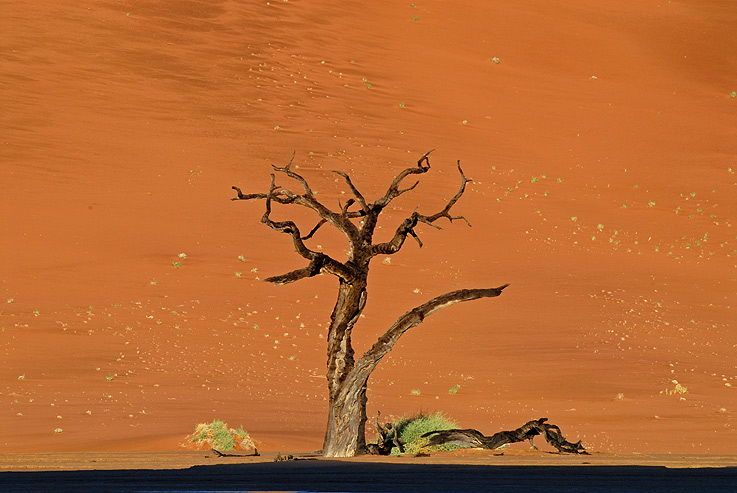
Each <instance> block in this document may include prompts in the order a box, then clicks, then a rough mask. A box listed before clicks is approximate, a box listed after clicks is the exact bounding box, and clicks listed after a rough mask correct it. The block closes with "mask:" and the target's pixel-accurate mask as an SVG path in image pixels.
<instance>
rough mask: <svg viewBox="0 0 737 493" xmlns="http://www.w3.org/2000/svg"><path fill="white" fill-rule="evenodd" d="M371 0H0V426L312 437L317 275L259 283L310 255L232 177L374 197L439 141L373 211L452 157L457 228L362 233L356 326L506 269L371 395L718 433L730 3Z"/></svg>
mask: <svg viewBox="0 0 737 493" xmlns="http://www.w3.org/2000/svg"><path fill="white" fill-rule="evenodd" d="M385 4H386V5H385ZM389 4H390V2H384V3H382V4H381V5H382V6H380V7H379V6H367V4H366V3H365V2H356V1H352V0H350V1H343V2H327V1H323V2H306V1H304V0H301V1H300V0H289V1H282V0H278V1H277V0H272V1H270V2H265V1H249V2H233V1H216V0H199V1H195V0H192V1H177V2H168V1H145V2H143V1H128V2H113V1H110V0H108V1H98V2H93V3H91V2H82V1H66V2H56V1H44V2H42V1H37V0H34V1H25V2H24V1H16V2H5V4H4V5H3V6H2V7H0V48H1V50H0V53H1V55H0V62H1V63H0V67H1V69H0V106H1V107H2V111H0V167H1V168H0V195H1V197H2V199H1V202H0V204H1V207H2V209H1V214H0V232H2V236H0V258H1V259H2V263H1V264H0V312H2V315H0V328H1V329H2V330H1V331H0V361H1V362H2V364H0V447H1V448H0V451H2V452H20V451H65V450H168V449H177V447H179V444H180V442H181V439H182V437H184V436H185V435H187V434H188V433H190V432H191V431H192V430H193V429H194V425H195V424H196V423H198V422H202V421H206V420H208V421H209V420H211V419H213V418H218V419H223V420H225V421H226V422H228V423H229V424H230V425H231V426H238V425H240V424H242V425H243V426H244V427H245V428H246V429H247V430H249V431H250V432H251V433H252V435H253V436H254V437H255V438H256V439H257V440H260V441H261V442H260V445H261V447H262V448H264V449H272V450H276V449H300V450H312V449H316V448H319V447H320V446H321V441H322V433H323V427H324V415H325V412H326V400H325V399H326V385H325V382H324V377H323V374H324V358H325V339H324V331H325V326H326V322H327V320H328V317H329V314H330V311H331V309H332V303H333V297H334V288H335V282H334V280H333V279H330V278H327V277H321V278H315V279H309V280H304V281H302V282H300V283H297V284H294V285H288V286H282V287H274V286H271V285H267V284H265V283H263V282H260V281H259V277H266V276H268V275H274V274H280V273H283V272H286V271H288V270H291V269H294V268H299V267H302V266H303V264H304V262H303V260H302V259H301V258H299V257H298V256H297V255H296V254H295V253H294V252H293V251H292V247H291V245H290V242H289V240H288V238H287V237H285V236H284V235H280V234H277V233H275V232H273V231H271V230H269V229H268V228H266V227H264V226H263V225H261V224H259V219H260V217H261V215H262V213H263V204H262V203H246V202H231V201H230V200H229V199H230V198H231V197H232V196H233V194H232V191H231V190H230V187H231V186H232V185H238V186H240V187H241V188H243V189H244V191H265V190H266V187H268V183H269V173H270V171H271V167H270V165H271V164H284V163H286V162H287V161H288V159H289V157H290V156H291V154H292V152H293V151H296V159H295V164H297V165H299V169H300V171H302V172H303V173H304V175H305V176H306V177H307V178H308V179H309V180H310V182H311V184H312V185H313V188H314V189H315V190H317V191H318V192H319V194H320V197H322V198H323V199H324V200H325V202H326V203H327V204H329V205H331V206H337V203H338V200H340V199H341V197H342V194H344V193H346V189H345V186H344V185H343V184H342V182H341V181H340V180H338V179H337V178H338V177H337V176H336V175H334V174H332V173H330V171H331V170H334V169H338V170H343V171H347V172H350V173H351V176H352V177H353V180H354V182H355V183H356V185H357V186H358V187H359V188H360V189H361V190H362V191H363V192H364V194H365V195H366V196H367V197H368V198H369V199H372V198H376V197H377V196H379V195H380V194H383V191H384V190H385V187H386V186H387V185H388V183H389V182H390V181H391V179H392V177H393V176H394V175H395V174H396V173H397V172H398V171H399V170H401V169H403V168H404V167H406V166H409V165H412V164H413V163H414V162H415V161H416V160H417V158H419V156H421V155H422V154H423V153H424V152H425V151H427V150H429V149H431V148H436V149H437V151H436V152H435V153H433V155H432V165H433V170H432V172H431V173H430V174H428V175H426V176H424V177H423V181H422V183H421V185H420V186H419V187H418V188H417V190H416V192H415V193H414V194H407V195H405V196H404V197H403V198H402V200H400V201H397V204H396V205H397V207H396V208H395V209H394V210H393V211H389V212H388V213H387V214H386V216H387V217H385V221H384V222H383V223H382V224H383V227H384V229H383V231H380V234H381V235H385V237H387V236H388V235H389V234H390V232H391V231H392V230H393V229H394V228H395V227H396V226H397V225H398V224H399V222H400V221H401V220H402V219H403V218H404V217H405V216H406V215H407V214H409V213H410V212H411V211H412V210H414V208H415V207H416V206H418V205H419V206H420V210H421V211H426V212H434V211H435V210H438V209H439V208H441V207H442V206H443V205H444V203H445V201H446V200H447V199H448V198H449V197H451V196H452V195H453V194H454V193H455V191H456V189H457V186H458V182H459V178H458V176H457V172H456V170H455V161H456V160H457V159H460V160H461V161H462V164H463V166H464V170H465V172H466V174H467V175H468V176H469V177H471V178H473V179H474V183H473V184H472V186H470V188H469V189H468V191H467V193H466V195H465V196H464V197H463V199H462V201H461V202H459V203H458V204H457V208H456V212H457V213H459V214H463V215H465V216H466V217H467V218H468V219H469V221H470V222H471V223H472V224H473V227H472V228H468V227H466V226H465V225H464V224H462V223H459V222H456V223H454V224H453V225H448V226H445V225H443V226H444V229H443V231H436V230H434V229H432V228H427V227H424V228H421V229H420V230H418V231H419V233H420V235H421V238H422V240H423V241H424V243H425V247H424V248H422V249H421V250H420V249H419V248H418V247H417V245H416V243H414V242H408V243H407V244H406V245H405V247H404V249H403V250H402V251H401V252H400V253H399V254H397V255H396V256H394V257H393V258H392V259H391V263H390V264H389V265H387V264H384V263H382V262H381V260H382V259H377V261H376V262H375V264H374V269H373V271H372V279H371V284H370V288H369V289H370V291H369V294H370V298H369V304H368V307H367V309H366V311H365V317H364V318H363V319H362V320H361V321H360V324H359V325H358V326H357V328H356V333H355V344H356V349H357V351H358V352H359V354H360V353H361V352H362V350H364V349H366V348H367V347H369V346H370V344H372V343H373V341H374V340H375V338H376V337H377V336H378V335H379V334H380V333H381V332H382V331H383V330H384V329H385V328H386V327H388V326H389V325H390V324H391V323H392V322H393V320H394V319H395V318H396V317H397V316H398V315H400V314H401V313H403V312H404V311H405V310H407V309H409V308H411V307H412V306H414V305H417V304H419V303H422V302H424V301H426V300H427V299H429V298H431V297H433V296H435V295H437V294H440V293H442V292H445V291H449V290H452V289H456V288H458V287H489V286H497V285H500V284H503V283H505V282H509V283H511V284H512V285H511V287H510V288H508V289H507V290H506V291H505V292H504V295H503V296H501V297H500V298H496V299H492V300H482V301H476V302H473V303H467V304H464V305H456V306H454V307H451V308H448V309H447V310H445V311H444V312H440V313H438V314H436V315H433V317H432V318H431V319H428V320H427V321H426V323H424V324H423V325H421V326H419V327H417V328H415V329H413V330H412V331H410V332H409V333H407V334H406V335H405V337H404V338H403V339H402V341H401V342H400V344H399V345H398V346H397V347H396V348H395V350H394V351H393V352H392V353H391V354H390V355H389V357H387V358H386V360H385V361H384V362H383V363H382V365H381V366H380V367H379V369H378V370H377V371H376V372H375V374H374V376H373V378H372V379H371V381H370V392H369V413H370V414H374V413H375V412H376V410H381V411H382V413H383V414H384V415H389V414H394V415H400V414H403V413H411V412H414V411H416V410H418V409H420V408H422V409H425V410H441V411H444V412H446V413H447V414H449V415H450V416H452V417H453V418H455V419H456V420H457V421H458V422H459V423H460V424H461V425H462V426H464V427H474V428H478V429H480V430H482V431H485V432H487V433H493V432H496V431H498V430H500V429H508V428H513V427H516V426H519V425H520V424H522V423H523V422H525V421H527V420H529V419H533V418H538V417H541V416H547V417H549V418H550V420H551V422H553V423H556V424H558V425H559V426H561V428H562V429H563V431H564V433H565V434H566V435H568V437H569V438H571V439H579V438H580V439H583V441H584V443H585V444H586V445H587V446H588V447H589V448H591V449H594V450H600V451H614V452H632V451H640V452H650V453H666V452H679V453H685V452H688V453H734V452H735V438H736V432H737V420H736V419H735V416H737V366H735V365H736V363H735V361H737V360H736V358H735V354H737V353H736V351H737V328H736V327H735V321H736V320H737V316H736V313H735V312H736V310H737V306H736V305H737V280H736V279H737V227H735V221H736V220H737V218H735V211H737V193H735V192H737V187H736V185H737V130H736V129H737V126H736V122H735V115H737V98H734V97H730V93H731V92H732V91H737V59H735V57H734V53H735V52H737V37H735V36H734V26H735V22H737V11H735V10H734V8H732V5H731V2H728V1H724V0H722V1H708V2H707V1H703V0H699V1H695V0H691V1H673V2H666V1H662V2H632V1H627V2H625V1H621V0H618V1H614V2H607V3H606V4H603V3H597V4H596V6H592V5H593V4H592V3H591V2H584V1H581V0H571V1H566V2H555V4H551V3H550V2H542V1H532V2H530V1H525V2H502V1H490V0H476V1H467V2H443V1H440V0H429V1H418V2H417V3H415V4H411V3H410V2H407V3H402V2H399V3H398V2H391V5H389ZM497 62H498V63H497ZM280 182H282V183H283V184H286V182H284V181H283V180H280ZM279 214H281V217H285V218H286V217H298V218H299V220H300V221H301V223H302V224H304V225H305V226H304V227H306V228H309V227H311V226H312V225H313V224H314V219H313V218H311V217H308V216H307V215H304V214H300V215H299V216H294V215H293V212H292V211H279ZM311 244H312V245H313V246H315V247H316V245H321V246H322V247H323V248H324V249H325V250H326V251H329V252H333V253H334V254H335V255H341V252H342V251H343V249H344V248H345V247H344V245H343V243H342V242H341V238H340V237H339V236H337V235H335V234H333V233H330V232H328V231H327V230H326V229H325V228H323V230H321V231H320V233H319V234H318V235H317V236H316V238H315V239H313V240H312V243H311ZM180 253H185V254H186V255H187V257H186V258H184V259H179V258H178V254H180ZM239 256H242V257H243V260H239ZM174 262H180V263H181V268H177V267H175V266H173V265H172V264H173V263H174ZM238 273H240V274H238ZM673 381H677V382H679V383H680V384H682V385H683V386H685V387H687V388H688V393H685V394H673V395H670V394H668V393H667V392H665V391H666V390H668V391H671V390H673V389H675V386H676V384H675V383H673ZM451 388H457V389H458V392H457V393H456V394H450V393H449V392H448V390H449V389H451ZM418 391H419V394H420V395H415V394H417V393H418ZM56 429H61V430H62V431H61V432H60V433H55V430H56Z"/></svg>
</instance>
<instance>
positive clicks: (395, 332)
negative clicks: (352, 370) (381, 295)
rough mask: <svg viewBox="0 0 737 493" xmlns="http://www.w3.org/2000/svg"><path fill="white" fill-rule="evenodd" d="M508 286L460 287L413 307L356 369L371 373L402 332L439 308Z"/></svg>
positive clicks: (497, 291)
mask: <svg viewBox="0 0 737 493" xmlns="http://www.w3.org/2000/svg"><path fill="white" fill-rule="evenodd" d="M507 286H509V284H504V285H503V286H499V287H498V288H480V289H460V290H458V291H451V292H450V293H445V294H442V295H440V296H437V297H435V298H433V299H431V300H430V301H428V302H426V303H423V304H422V305H420V306H418V307H416V308H413V309H412V310H410V311H408V312H407V313H405V314H404V315H402V316H401V317H399V318H398V319H397V321H396V322H394V324H393V325H392V326H391V327H389V329H387V331H386V332H385V333H384V335H382V336H381V337H379V340H378V341H376V343H374V345H373V346H372V347H371V349H369V350H368V351H366V353H365V354H364V355H363V356H362V357H361V359H360V360H359V361H358V363H356V370H357V371H358V372H361V371H366V370H368V371H369V373H370V371H371V370H372V369H373V367H375V366H376V364H377V363H378V362H379V361H380V360H381V358H383V357H384V356H385V355H386V354H387V353H388V352H389V351H391V350H392V348H393V347H394V344H396V343H397V341H398V340H399V338H400V337H401V336H402V334H404V333H405V332H407V331H408V330H409V329H411V328H412V327H415V326H416V325H419V324H421V323H422V322H423V321H424V320H425V319H426V318H427V317H429V316H430V315H432V314H433V313H435V312H437V311H438V310H440V309H442V308H445V307H447V306H450V305H454V304H456V303H460V302H462V301H471V300H477V299H479V298H493V297H495V296H499V295H500V294H502V291H503V290H504V289H505V288H506V287H507Z"/></svg>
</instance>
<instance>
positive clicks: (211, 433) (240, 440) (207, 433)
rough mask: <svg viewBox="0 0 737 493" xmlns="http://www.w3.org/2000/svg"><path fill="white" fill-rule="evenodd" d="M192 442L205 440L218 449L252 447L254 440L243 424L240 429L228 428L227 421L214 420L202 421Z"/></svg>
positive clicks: (192, 436) (192, 437)
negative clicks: (210, 421) (209, 421)
mask: <svg viewBox="0 0 737 493" xmlns="http://www.w3.org/2000/svg"><path fill="white" fill-rule="evenodd" d="M191 441H192V442H204V443H205V444H207V445H208V446H209V447H211V448H214V449H217V450H233V449H235V448H239V449H252V448H255V445H254V443H253V440H252V439H251V437H250V436H249V434H248V432H247V431H246V430H244V429H243V426H241V427H239V428H238V429H234V428H228V425H227V423H225V422H223V421H220V420H217V419H216V420H213V421H212V423H200V424H198V425H197V426H196V427H195V430H194V433H193V434H192V435H191Z"/></svg>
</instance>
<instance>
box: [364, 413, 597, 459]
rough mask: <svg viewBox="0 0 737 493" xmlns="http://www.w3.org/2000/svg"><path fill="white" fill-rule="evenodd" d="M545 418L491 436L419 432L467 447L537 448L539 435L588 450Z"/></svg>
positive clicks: (563, 446)
mask: <svg viewBox="0 0 737 493" xmlns="http://www.w3.org/2000/svg"><path fill="white" fill-rule="evenodd" d="M377 420H378V418H377ZM547 420H548V418H540V419H536V420H533V421H528V422H527V423H525V424H524V425H522V426H520V427H519V428H517V429H516V430H512V431H500V432H499V433H495V434H494V435H492V436H490V437H488V436H485V435H484V434H483V433H481V432H480V431H478V430H474V429H465V430H438V431H431V432H429V433H425V434H424V435H422V436H423V437H424V438H429V441H428V445H444V444H451V445H459V446H460V447H466V448H488V449H497V448H499V447H501V446H503V445H506V444H508V443H516V442H522V441H525V440H528V441H529V442H530V445H531V446H532V447H534V448H535V449H537V445H535V442H534V441H533V438H535V437H536V436H538V435H542V436H543V437H544V438H545V440H546V441H547V442H548V443H549V444H550V445H552V446H553V447H555V448H556V449H558V452H567V453H571V454H588V452H586V449H584V448H583V445H581V441H580V440H579V441H578V442H576V443H571V442H569V441H568V440H566V439H565V437H563V434H562V433H561V431H560V428H559V427H558V426H556V425H553V424H548V423H546V421H547ZM377 422H378V421H377Z"/></svg>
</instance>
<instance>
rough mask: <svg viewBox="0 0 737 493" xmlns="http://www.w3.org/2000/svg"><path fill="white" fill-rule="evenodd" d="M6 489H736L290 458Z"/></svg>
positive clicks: (685, 479) (693, 481)
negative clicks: (281, 460) (274, 461)
mask: <svg viewBox="0 0 737 493" xmlns="http://www.w3.org/2000/svg"><path fill="white" fill-rule="evenodd" d="M0 484H1V485H2V488H1V489H2V491H4V492H18V491H48V492H65V491H74V492H93V491H94V492H112V491H116V492H117V491H120V492H129V491H189V492H194V491H285V490H286V491H344V492H363V491H365V492H370V491H383V492H407V491H423V492H434V491H436V492H440V491H458V492H472V491H505V490H518V491H536V490H551V489H553V490H558V491H592V490H594V491H602V490H610V491H698V490H702V491H734V485H735V484H737V468H734V467H728V468H687V469H669V468H665V467H652V466H576V467H568V466H552V467H549V466H534V467H533V466H478V465H448V464H433V465H417V464H386V463H380V464H376V463H373V464H365V463H356V462H346V461H328V460H320V461H309V460H300V461H289V462H279V463H256V464H237V465H216V466H194V467H191V468H189V469H174V470H145V469H143V470H141V469H138V470H103V471H61V472H59V471H52V472H5V473H0Z"/></svg>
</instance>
